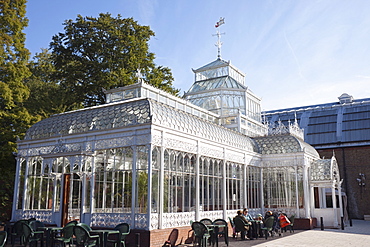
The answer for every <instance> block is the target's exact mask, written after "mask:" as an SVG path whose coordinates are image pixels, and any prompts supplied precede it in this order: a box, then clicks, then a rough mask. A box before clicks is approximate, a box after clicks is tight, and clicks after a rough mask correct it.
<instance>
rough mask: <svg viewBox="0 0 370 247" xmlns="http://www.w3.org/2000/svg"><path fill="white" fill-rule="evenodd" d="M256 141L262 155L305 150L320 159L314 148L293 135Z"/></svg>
mask: <svg viewBox="0 0 370 247" xmlns="http://www.w3.org/2000/svg"><path fill="white" fill-rule="evenodd" d="M254 140H255V141H256V142H257V144H258V147H259V148H260V152H261V153H262V154H284V153H296V152H302V151H303V150H304V151H305V152H308V153H310V154H312V155H314V156H316V157H318V158H319V157H320V156H319V154H318V153H317V151H316V150H315V149H314V148H313V147H312V146H310V145H309V144H307V143H305V142H304V141H302V140H300V139H298V138H296V137H294V136H291V135H280V136H265V137H256V138H254Z"/></svg>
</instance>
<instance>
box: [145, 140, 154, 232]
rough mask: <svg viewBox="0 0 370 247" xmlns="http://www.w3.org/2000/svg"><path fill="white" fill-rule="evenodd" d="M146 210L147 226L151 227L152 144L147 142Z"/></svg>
mask: <svg viewBox="0 0 370 247" xmlns="http://www.w3.org/2000/svg"><path fill="white" fill-rule="evenodd" d="M146 147H147V150H148V153H147V155H148V211H147V219H148V228H149V229H151V227H150V226H151V217H150V215H151V212H152V174H153V173H152V170H153V167H152V145H150V144H148V145H147V146H146Z"/></svg>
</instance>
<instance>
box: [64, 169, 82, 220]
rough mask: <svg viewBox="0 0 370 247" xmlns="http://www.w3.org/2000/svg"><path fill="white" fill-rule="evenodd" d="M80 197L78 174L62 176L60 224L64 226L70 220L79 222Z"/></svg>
mask: <svg viewBox="0 0 370 247" xmlns="http://www.w3.org/2000/svg"><path fill="white" fill-rule="evenodd" d="M81 195H82V181H81V178H80V176H79V175H78V174H76V173H72V174H64V179H63V199H62V203H63V204H62V222H61V225H62V226H65V225H66V224H67V223H68V222H70V221H72V220H77V221H79V220H80V218H81V206H82V205H81Z"/></svg>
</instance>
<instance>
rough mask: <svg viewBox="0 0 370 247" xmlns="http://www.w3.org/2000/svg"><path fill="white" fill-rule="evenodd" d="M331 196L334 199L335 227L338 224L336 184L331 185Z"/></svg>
mask: <svg viewBox="0 0 370 247" xmlns="http://www.w3.org/2000/svg"><path fill="white" fill-rule="evenodd" d="M331 198H332V200H333V216H334V217H333V218H334V223H333V224H334V227H336V226H338V213H337V199H336V197H335V186H334V184H333V185H332V187H331Z"/></svg>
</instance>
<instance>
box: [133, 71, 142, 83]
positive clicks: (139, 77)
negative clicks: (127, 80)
mask: <svg viewBox="0 0 370 247" xmlns="http://www.w3.org/2000/svg"><path fill="white" fill-rule="evenodd" d="M135 75H136V77H137V82H138V83H141V82H142V81H143V75H142V74H141V69H140V67H139V68H138V69H137V70H136V74H135Z"/></svg>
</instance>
